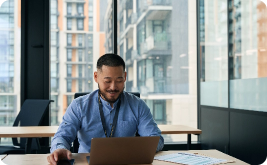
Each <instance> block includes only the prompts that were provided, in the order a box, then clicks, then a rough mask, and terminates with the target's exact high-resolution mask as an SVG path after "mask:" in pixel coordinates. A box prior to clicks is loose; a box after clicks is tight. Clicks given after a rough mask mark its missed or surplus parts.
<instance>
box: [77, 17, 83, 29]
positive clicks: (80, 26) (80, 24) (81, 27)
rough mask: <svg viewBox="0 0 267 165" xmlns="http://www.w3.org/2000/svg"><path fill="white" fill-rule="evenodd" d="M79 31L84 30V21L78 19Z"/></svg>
mask: <svg viewBox="0 0 267 165" xmlns="http://www.w3.org/2000/svg"><path fill="white" fill-rule="evenodd" d="M77 30H83V19H77Z"/></svg>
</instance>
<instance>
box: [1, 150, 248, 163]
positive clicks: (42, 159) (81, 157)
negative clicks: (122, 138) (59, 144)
mask: <svg viewBox="0 0 267 165" xmlns="http://www.w3.org/2000/svg"><path fill="white" fill-rule="evenodd" d="M177 152H187V153H188V152H189V153H200V154H205V155H207V156H210V157H214V158H221V159H227V160H234V161H235V162H234V163H228V164H229V165H248V164H247V163H245V162H242V161H240V160H238V159H236V158H234V157H231V156H229V155H226V154H224V153H222V152H220V151H217V150H190V151H162V152H158V153H157V154H156V155H155V156H159V155H165V154H171V153H177ZM48 155H49V154H34V155H31V154H30V155H8V156H7V157H6V158H5V159H4V160H3V162H4V163H6V164H7V165H12V164H20V165H36V164H38V165H47V164H48V163H47V159H46V158H47V156H48ZM72 155H73V156H72V158H73V159H75V165H88V163H87V159H86V156H88V155H90V154H89V153H88V154H72ZM152 164H153V165H174V163H169V162H163V161H158V160H154V161H153V163H152Z"/></svg>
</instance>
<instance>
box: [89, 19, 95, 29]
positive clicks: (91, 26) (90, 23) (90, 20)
mask: <svg viewBox="0 0 267 165" xmlns="http://www.w3.org/2000/svg"><path fill="white" fill-rule="evenodd" d="M93 27H94V25H93V17H89V31H93Z"/></svg>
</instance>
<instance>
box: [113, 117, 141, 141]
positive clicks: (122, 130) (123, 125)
mask: <svg viewBox="0 0 267 165" xmlns="http://www.w3.org/2000/svg"><path fill="white" fill-rule="evenodd" d="M136 128H137V127H136V121H118V125H117V128H116V131H118V136H119V137H125V136H135V132H136Z"/></svg>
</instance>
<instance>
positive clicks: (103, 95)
mask: <svg viewBox="0 0 267 165" xmlns="http://www.w3.org/2000/svg"><path fill="white" fill-rule="evenodd" d="M98 88H99V91H98V92H99V94H100V96H101V97H102V98H103V99H104V100H105V101H107V102H109V103H110V104H113V103H115V102H116V101H117V100H118V98H119V97H120V95H121V94H122V92H123V90H124V88H125V87H123V89H122V91H121V92H120V93H119V96H118V97H117V98H114V99H109V98H108V97H107V95H106V93H109V92H119V90H106V91H105V92H104V91H103V90H102V89H100V87H99V84H98Z"/></svg>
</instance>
